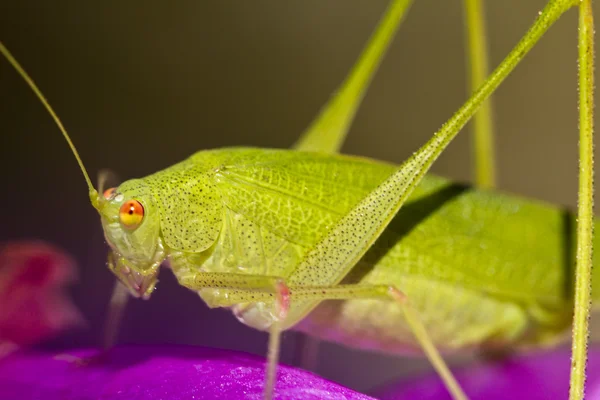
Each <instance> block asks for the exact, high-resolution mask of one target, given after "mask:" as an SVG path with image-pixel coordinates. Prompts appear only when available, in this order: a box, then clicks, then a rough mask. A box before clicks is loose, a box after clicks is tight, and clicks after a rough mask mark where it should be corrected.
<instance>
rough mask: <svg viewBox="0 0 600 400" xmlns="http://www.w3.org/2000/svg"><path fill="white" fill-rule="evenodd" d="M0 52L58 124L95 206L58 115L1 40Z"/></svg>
mask: <svg viewBox="0 0 600 400" xmlns="http://www.w3.org/2000/svg"><path fill="white" fill-rule="evenodd" d="M0 53H2V55H4V57H6V59H7V60H8V61H9V62H10V63H11V65H12V66H13V67H14V68H15V69H16V70H17V72H18V73H19V75H21V77H22V78H23V79H24V80H25V82H27V84H28V85H29V87H30V88H31V90H33V92H34V93H35V94H36V95H37V97H38V98H39V99H40V101H41V102H42V104H43V105H44V107H46V110H48V112H49V113H50V115H51V116H52V119H54V122H55V123H56V125H57V126H58V129H60V131H61V132H62V134H63V136H64V138H65V140H66V141H67V143H68V144H69V147H70V148H71V151H72V152H73V155H74V156H75V158H76V159H77V163H78V164H79V168H80V169H81V172H82V173H83V177H84V178H85V181H86V183H87V185H88V187H89V190H90V200H91V201H92V205H94V207H96V208H97V205H98V201H99V196H98V192H97V191H96V189H94V185H92V181H91V180H90V177H89V176H88V173H87V171H86V169H85V167H84V166H83V162H82V161H81V158H80V157H79V153H78V152H77V149H75V145H73V142H72V141H71V138H70V137H69V134H68V133H67V130H66V129H65V127H64V126H63V124H62V122H61V121H60V119H59V118H58V116H57V115H56V113H55V112H54V110H53V109H52V107H51V106H50V103H48V100H46V98H45V97H44V95H43V94H42V92H41V90H40V89H39V88H38V87H37V85H36V84H35V82H34V81H33V79H31V77H30V76H29V75H28V74H27V72H25V69H23V67H21V65H20V64H19V63H18V62H17V60H16V59H15V58H14V57H13V55H12V54H11V53H10V51H8V49H7V48H6V47H5V46H4V44H3V43H2V42H0Z"/></svg>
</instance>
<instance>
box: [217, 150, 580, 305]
mask: <svg viewBox="0 0 600 400" xmlns="http://www.w3.org/2000/svg"><path fill="white" fill-rule="evenodd" d="M393 170H394V166H392V165H389V164H384V163H379V162H375V161H372V160H367V159H360V158H352V157H347V156H340V155H324V154H314V153H302V152H293V151H286V150H258V149H251V150H245V151H244V152H238V153H237V155H236V156H233V157H231V158H230V160H229V161H228V163H227V164H226V165H225V166H224V168H223V169H221V170H220V171H219V173H218V174H217V175H216V179H217V182H218V183H217V185H216V186H217V188H218V190H219V192H220V194H221V196H222V199H223V203H224V205H225V206H226V207H228V208H230V209H232V210H234V211H235V212H237V213H240V214H242V215H244V216H245V217H246V218H248V219H249V220H251V221H253V222H254V223H256V224H258V225H260V226H261V227H265V228H266V229H268V230H269V231H271V232H273V233H275V234H276V235H278V236H280V237H283V238H285V239H286V240H289V241H290V242H293V243H296V244H299V245H301V246H303V247H305V248H307V249H308V248H311V247H312V246H313V245H314V244H315V243H316V242H317V241H318V239H319V238H321V237H322V236H323V235H325V234H326V233H327V231H328V229H329V227H330V226H332V225H333V224H334V223H335V222H336V221H339V219H340V218H341V216H343V215H345V214H346V213H347V212H348V210H350V209H351V208H352V206H354V205H355V204H356V203H357V202H358V201H360V199H361V198H362V197H363V196H364V195H366V194H367V193H369V192H370V191H371V190H372V189H373V188H374V187H376V186H377V185H378V184H379V183H381V182H382V181H383V180H385V179H386V178H387V177H388V176H389V175H390V173H391V172H392V171H393ZM572 218H573V217H572V215H571V214H568V213H565V212H564V211H562V210H561V209H560V208H558V207H555V206H552V205H548V204H545V203H542V202H537V201H532V200H528V199H524V198H520V197H516V196H510V195H506V194H502V193H499V192H491V191H481V190H475V189H472V188H465V187H461V186H457V185H455V184H453V183H451V182H450V181H448V180H446V179H442V178H439V177H436V176H432V175H428V176H427V177H426V178H425V179H424V180H423V182H422V183H421V184H420V185H419V186H418V187H417V188H416V189H415V191H414V193H413V194H412V195H411V197H410V199H409V201H408V202H407V203H406V204H405V206H404V207H403V208H402V209H401V210H400V212H399V213H398V215H397V216H396V217H395V218H394V219H393V221H392V223H391V224H390V225H389V226H388V228H387V229H386V231H385V233H384V234H383V235H382V237H381V238H380V239H379V240H377V242H376V243H375V245H374V246H373V248H372V249H371V250H370V251H369V252H368V253H367V254H366V255H365V256H364V257H363V259H362V260H361V263H360V265H361V267H360V268H358V267H357V268H356V269H355V270H354V271H353V272H352V274H351V275H354V276H356V277H360V276H364V275H366V274H367V273H370V272H371V271H379V272H378V273H381V275H382V276H387V277H388V279H390V280H393V281H394V282H401V281H402V277H403V276H406V275H411V276H413V277H420V278H422V279H428V280H440V281H444V282H446V283H448V284H452V285H458V286H463V287H468V288H471V289H475V290H479V291H481V292H484V293H485V292H488V293H490V294H491V293H493V294H495V295H497V296H505V297H507V298H511V299H513V300H516V301H521V302H524V303H538V302H540V303H544V304H545V305H548V306H550V307H552V306H557V307H558V306H560V305H564V298H565V296H566V293H568V289H569V282H568V281H567V276H568V269H569V265H570V264H569V259H570V255H569V254H570V253H569V246H570V243H572V235H573V233H572V232H570V226H571V225H572V223H573V221H572ZM342 278H344V277H336V281H339V280H341V279H342ZM349 279H350V278H349ZM333 283H335V282H331V284H333Z"/></svg>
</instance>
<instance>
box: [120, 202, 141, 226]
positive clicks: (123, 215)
mask: <svg viewBox="0 0 600 400" xmlns="http://www.w3.org/2000/svg"><path fill="white" fill-rule="evenodd" d="M143 219H144V206H142V203H140V202H139V201H137V200H129V201H126V202H125V203H123V205H122V206H121V209H120V210H119V220H120V221H121V225H123V227H124V228H125V229H135V228H137V227H138V226H140V224H141V223H142V220H143Z"/></svg>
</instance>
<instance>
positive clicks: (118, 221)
mask: <svg viewBox="0 0 600 400" xmlns="http://www.w3.org/2000/svg"><path fill="white" fill-rule="evenodd" d="M410 3H411V2H410V1H401V0H398V1H395V2H393V3H392V4H391V5H390V8H389V10H388V13H387V14H386V16H385V17H384V19H383V20H382V23H381V25H380V28H379V29H378V31H377V32H376V34H375V35H374V36H373V39H372V41H371V43H370V45H369V46H368V47H367V50H366V52H365V53H364V55H363V57H362V58H361V60H360V62H359V64H358V65H357V67H356V68H355V70H354V71H353V74H352V75H351V76H350V79H349V80H348V81H347V82H346V84H345V85H344V87H343V89H342V90H341V91H340V93H339V94H338V96H337V97H335V98H334V99H333V100H332V102H331V103H330V105H329V106H328V107H327V108H326V109H325V110H324V111H323V113H322V114H321V116H320V118H318V119H317V120H316V122H315V123H314V124H313V126H312V127H311V128H310V129H309V130H308V131H307V132H306V134H305V135H304V136H303V138H302V139H301V140H300V141H299V142H298V143H297V144H296V145H295V149H294V150H277V149H256V148H225V149H218V150H207V151H200V152H198V153H196V154H194V155H192V156H191V157H190V158H189V159H187V160H184V161H183V162H181V163H179V164H176V165H174V166H172V167H170V168H168V169H165V170H163V171H160V172H157V173H155V174H153V175H150V176H148V177H145V178H141V179H133V180H129V181H126V182H124V183H122V184H121V185H120V186H118V187H117V188H113V189H109V190H107V191H106V192H104V193H103V194H102V195H100V194H98V192H97V191H96V190H95V189H94V188H93V186H92V184H91V181H90V179H89V177H88V176H87V173H86V172H85V169H84V167H83V164H82V162H81V160H80V159H79V156H78V155H77V153H76V151H75V148H74V146H73V145H72V144H71V142H70V140H69V138H68V136H67V134H66V131H64V128H63V127H62V124H61V123H60V122H59V120H58V118H57V117H56V116H55V114H54V112H53V111H52V110H51V108H50V106H49V105H48V103H47V101H46V100H45V99H44V98H43V96H42V95H41V93H40V91H39V90H38V89H37V88H36V87H35V85H34V84H33V82H32V81H31V79H30V78H28V76H27V75H26V74H25V72H24V70H23V69H22V68H21V67H20V66H19V65H18V64H17V63H16V61H15V60H14V58H13V57H12V56H11V55H10V54H9V53H8V51H7V50H6V48H5V47H4V46H3V45H1V46H0V50H2V52H3V54H4V55H5V56H6V57H7V58H8V59H9V60H10V61H11V63H12V64H13V66H15V67H16V68H17V70H19V72H20V74H21V75H22V76H23V77H24V78H25V79H26V80H27V81H28V83H29V84H30V86H31V87H32V89H33V90H34V91H35V92H36V94H37V95H38V97H40V99H41V100H42V101H43V103H44V105H45V106H46V107H47V108H48V110H49V111H50V112H51V114H52V115H53V117H54V119H55V120H56V122H57V123H58V124H59V127H60V128H61V130H62V131H63V134H64V136H65V138H67V140H68V141H69V144H70V145H71V147H72V149H73V152H74V153H75V155H76V157H77V159H78V162H79V164H80V166H81V168H82V171H83V173H84V176H85V178H86V181H87V183H88V186H89V190H90V199H91V202H92V205H93V206H94V207H95V208H96V210H98V212H99V214H100V216H101V221H102V225H103V228H104V232H105V235H106V239H107V242H108V243H109V245H110V247H111V252H110V255H109V266H110V268H111V270H112V271H113V272H114V273H115V274H116V275H117V277H118V278H119V280H120V281H121V282H122V284H123V285H124V286H125V287H127V289H128V290H129V292H130V293H131V294H132V295H133V296H135V297H143V298H147V297H148V296H150V294H151V293H152V291H153V289H154V286H155V284H156V275H157V272H158V269H159V267H160V266H161V265H162V264H164V263H168V264H169V266H170V267H171V269H172V270H173V272H174V274H175V276H176V277H177V279H178V281H179V282H180V283H181V284H182V285H183V286H186V287H187V288H189V289H192V290H194V291H197V292H198V293H199V294H200V296H201V297H202V298H203V299H204V301H206V302H207V304H208V305H209V306H211V307H231V308H232V310H233V312H234V313H235V314H236V316H237V317H238V319H240V320H241V321H242V322H244V323H245V324H247V325H250V326H252V327H255V328H257V329H261V330H270V342H269V344H270V345H269V366H268V370H267V381H266V384H265V397H270V396H271V395H272V391H273V385H274V378H275V366H276V362H277V349H278V340H279V334H280V332H281V330H284V329H290V328H295V329H299V330H302V331H306V332H310V333H311V334H316V335H317V336H320V337H323V338H325V339H332V338H333V337H331V336H330V335H331V334H330V332H332V331H335V332H336V334H335V335H334V336H335V339H336V340H340V341H342V342H345V343H347V344H350V345H353V346H357V347H362V348H369V349H375V350H385V351H388V352H389V351H394V352H398V353H403V352H406V351H417V350H419V349H421V350H422V351H424V353H425V354H426V355H427V356H428V357H429V359H430V360H431V361H432V363H433V365H434V366H435V368H436V369H437V370H438V372H439V373H440V375H441V376H442V378H443V379H444V381H445V383H446V385H447V387H448V389H449V391H450V392H451V393H452V394H453V396H454V397H455V398H464V397H465V396H464V394H463V393H462V391H461V389H460V388H459V387H458V385H457V384H456V382H455V381H454V379H453V377H452V375H451V373H450V372H449V370H448V369H447V367H446V365H445V363H444V362H443V360H442V358H441V357H440V355H439V353H438V350H442V351H443V352H446V353H450V352H453V351H459V350H460V351H464V350H466V349H478V348H490V347H491V348H497V347H505V346H508V345H510V346H514V347H519V346H520V347H543V346H549V345H553V344H555V343H557V342H559V341H561V340H562V339H564V338H565V331H566V330H567V329H568V327H569V326H570V325H571V320H572V318H571V316H572V309H571V305H572V300H571V298H572V293H571V291H570V288H567V290H565V287H566V285H565V282H569V279H570V277H569V276H566V275H565V273H566V272H567V271H568V268H565V262H566V263H569V262H572V261H573V258H574V257H571V256H572V254H571V253H570V246H569V243H571V241H573V240H574V235H575V233H574V231H571V230H570V229H571V227H574V226H575V219H574V216H572V215H569V214H567V213H564V212H562V211H561V210H559V209H558V208H557V207H553V206H551V205H548V204H544V203H541V202H535V201H531V200H526V199H522V198H518V197H513V196H508V195H504V194H499V193H494V192H490V191H485V190H475V189H470V188H466V187H464V186H461V185H456V184H453V183H452V182H449V181H448V180H445V179H443V178H440V177H437V176H431V175H428V176H425V174H426V172H427V171H428V169H429V167H430V166H431V165H432V164H433V162H434V161H435V159H436V158H437V157H438V156H439V154H441V152H442V151H443V150H444V149H445V147H446V146H447V145H448V144H449V143H450V141H451V140H452V139H453V138H454V137H455V136H456V134H457V133H458V132H459V131H460V129H461V128H462V127H463V126H464V125H465V124H466V122H467V121H468V120H469V119H470V118H471V116H472V115H473V114H474V113H475V112H476V111H477V110H478V108H479V106H480V105H481V104H482V102H483V101H484V100H485V99H486V98H487V97H488V96H489V95H490V94H491V93H492V92H493V91H494V90H495V88H496V87H497V86H498V85H499V84H500V83H501V82H502V81H503V79H504V78H505V77H506V76H507V75H508V74H509V73H510V72H511V71H512V69H513V68H514V67H515V66H516V65H517V64H518V62H519V61H520V60H521V59H522V58H523V57H524V56H525V54H526V53H527V52H528V51H529V50H530V49H531V48H532V47H533V45H534V44H535V43H536V42H537V41H538V40H539V39H540V38H541V36H542V35H543V34H544V33H545V31H547V30H548V29H549V27H550V26H551V25H552V23H554V22H555V21H556V20H557V19H558V18H559V17H560V16H561V15H562V14H563V13H564V12H565V11H566V10H567V9H569V8H571V7H572V6H575V5H578V4H579V2H578V1H551V2H550V3H549V5H548V6H547V7H546V8H545V9H544V10H543V11H542V12H541V13H540V15H539V16H538V19H537V20H536V22H535V23H534V25H533V26H532V28H531V29H530V30H529V32H528V33H527V35H526V36H525V37H524V38H523V39H522V41H521V42H519V44H518V45H517V46H516V47H515V49H514V50H513V51H512V52H511V53H510V54H509V55H508V56H507V58H506V59H505V60H504V61H503V63H502V64H501V65H500V66H499V67H498V68H497V69H496V70H495V71H494V72H493V73H492V75H491V76H490V78H488V79H487V80H486V81H485V82H484V83H483V84H482V85H481V87H480V88H479V89H478V90H477V91H476V92H475V94H474V95H473V97H472V98H471V99H469V101H467V103H466V104H465V105H464V106H463V107H462V108H461V109H460V110H459V111H458V112H457V113H456V114H455V115H454V116H453V117H452V118H451V119H450V120H449V121H448V122H447V123H446V124H445V125H444V126H443V127H442V128H441V129H440V131H438V132H437V133H436V134H435V135H434V136H433V138H432V139H431V140H430V141H429V142H427V143H426V144H425V145H424V146H423V147H422V148H420V149H419V150H418V151H417V152H416V153H414V155H413V156H412V157H411V158H409V159H408V160H407V161H406V162H405V163H403V164H402V165H401V166H399V167H397V166H393V165H390V164H387V163H383V162H379V161H375V160H370V159H365V158H358V157H352V156H345V155H338V154H334V153H335V152H336V151H337V150H338V149H339V146H340V145H341V143H342V142H343V138H344V136H345V133H346V131H347V127H348V126H349V123H350V121H351V119H352V116H353V114H354V111H355V110H356V108H357V106H358V104H359V103H360V99H361V97H362V93H364V90H365V89H366V86H367V84H368V82H369V79H370V77H371V76H372V74H373V73H374V72H375V70H376V68H377V65H378V63H379V61H380V59H381V58H382V57H383V54H384V52H385V49H386V47H387V45H388V44H389V41H390V40H391V38H392V36H393V33H394V32H395V30H396V29H397V26H398V24H399V22H400V21H401V19H402V17H403V15H404V14H405V12H406V11H407V10H408V8H409V6H410ZM581 11H582V15H584V16H585V18H582V19H583V22H582V23H585V24H587V25H586V26H587V28H588V30H589V29H590V26H591V24H592V22H591V8H589V9H586V7H584V6H582V7H581ZM580 31H581V30H580ZM580 43H581V39H580ZM590 48H591V47H590ZM588 53H589V54H591V51H588ZM590 62H591V61H590ZM587 65H588V68H591V65H590V64H587ZM588 78H589V77H588ZM587 89H589V88H587ZM588 95H590V96H591V92H588ZM590 113H591V112H590ZM584 117H585V116H584ZM588 117H589V115H588ZM583 119H584V118H583V117H582V120H583ZM588 122H589V121H588ZM583 125H585V123H583V124H582V126H583ZM590 132H591V126H590ZM580 197H581V196H580ZM590 206H591V204H590ZM581 207H582V203H580V209H581ZM588 217H589V218H588V219H590V220H591V214H590V215H589V216H588ZM581 236H582V235H578V237H577V240H583V239H582V238H581ZM587 239H588V240H591V236H588V237H587ZM588 247H589V246H588ZM589 256H590V257H591V251H590V253H589ZM584 258H585V257H584ZM578 259H579V257H578ZM482 266H483V267H482ZM324 300H345V301H343V302H323V301H324ZM473 304H477V305H476V306H475V307H473Z"/></svg>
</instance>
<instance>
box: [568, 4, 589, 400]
mask: <svg viewBox="0 0 600 400" xmlns="http://www.w3.org/2000/svg"><path fill="white" fill-rule="evenodd" d="M578 42H579V46H578V47H579V57H578V60H579V200H578V202H579V204H578V210H577V211H578V218H577V220H578V224H577V266H576V270H575V304H574V319H573V342H572V348H571V385H570V392H569V398H570V399H571V400H575V399H583V397H584V391H585V369H586V362H587V341H588V329H589V327H588V325H589V315H590V299H591V292H592V286H591V270H592V254H593V245H592V240H593V235H594V231H593V228H594V225H593V223H594V168H593V167H594V143H593V133H594V18H593V13H592V1H591V0H581V3H580V6H579V40H578Z"/></svg>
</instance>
